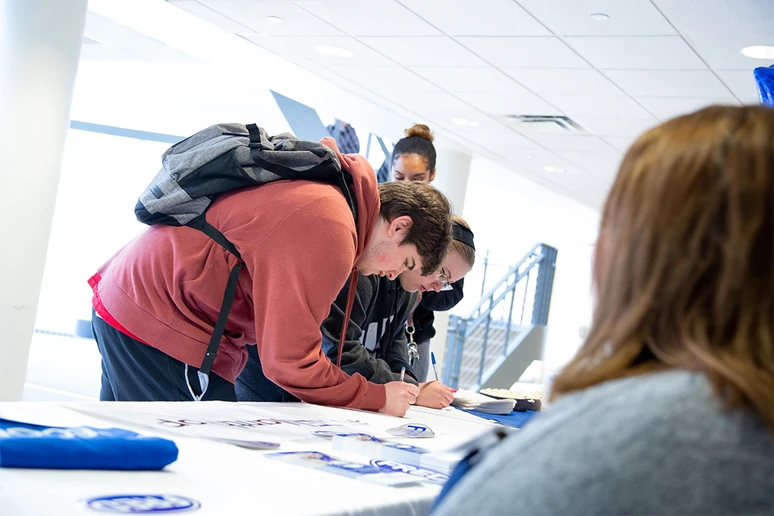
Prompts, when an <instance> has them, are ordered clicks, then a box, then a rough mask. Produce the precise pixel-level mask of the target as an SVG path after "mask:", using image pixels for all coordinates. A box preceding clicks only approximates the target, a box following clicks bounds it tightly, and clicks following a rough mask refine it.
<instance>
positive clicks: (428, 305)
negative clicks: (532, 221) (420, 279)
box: [390, 124, 472, 381]
mask: <svg viewBox="0 0 774 516" xmlns="http://www.w3.org/2000/svg"><path fill="white" fill-rule="evenodd" d="M405 134H406V136H405V137H404V138H401V139H400V140H399V141H398V143H396V144H395V148H394V149H393V151H392V157H391V158H390V163H391V165H390V177H391V178H392V181H422V182H424V183H432V182H433V180H434V179H435V161H436V157H437V154H436V152H435V146H434V145H433V140H435V137H434V136H433V132H432V131H431V130H430V128H429V127H428V126H426V125H425V124H414V125H413V126H411V127H409V128H408V129H406V131H405ZM471 235H472V233H471ZM462 287H463V280H462V278H459V279H458V280H457V281H453V282H447V283H444V286H443V287H442V288H441V289H440V290H439V291H437V292H432V291H431V292H426V293H424V294H422V301H421V302H420V303H419V305H418V306H417V308H416V310H414V314H413V317H412V322H413V326H414V329H415V330H414V331H415V333H414V340H415V341H416V343H417V351H418V353H419V359H418V361H417V362H416V363H415V364H414V372H415V373H416V374H417V376H418V378H419V381H425V380H426V379H427V377H428V373H429V371H430V339H432V338H433V337H435V328H434V327H433V323H434V322H435V314H434V313H433V312H434V311H439V312H444V311H446V310H451V309H452V308H453V307H454V306H456V305H457V303H459V302H460V301H461V300H462V296H463V293H462Z"/></svg>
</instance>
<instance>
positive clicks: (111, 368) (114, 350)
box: [91, 311, 236, 401]
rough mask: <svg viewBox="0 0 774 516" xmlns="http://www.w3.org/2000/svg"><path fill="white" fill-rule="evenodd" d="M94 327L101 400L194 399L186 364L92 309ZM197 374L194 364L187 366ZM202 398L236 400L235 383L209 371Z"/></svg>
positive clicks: (193, 374) (194, 374)
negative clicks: (108, 320) (137, 337)
mask: <svg viewBox="0 0 774 516" xmlns="http://www.w3.org/2000/svg"><path fill="white" fill-rule="evenodd" d="M91 328H92V330H93V331H94V338H95V339H96V340H97V347H98V348H99V352H100V354H101V355H102V389H101V390H100V393H99V399H100V400H102V401H192V400H193V395H192V394H191V392H190V391H189V389H188V386H187V385H186V377H185V375H186V365H185V364H184V363H183V362H180V361H179V360H175V359H174V358H172V357H170V356H169V355H167V354H166V353H163V352H161V351H159V350H158V349H156V348H152V347H150V346H148V345H146V344H143V343H142V342H139V341H137V340H135V339H133V338H131V337H129V336H127V335H124V334H123V333H121V332H120V331H118V330H116V329H115V328H113V327H112V326H110V325H109V324H108V323H106V322H105V321H104V320H102V318H101V317H99V316H97V315H96V314H95V313H94V312H93V311H92V315H91ZM188 369H189V375H190V376H192V377H194V378H195V377H196V371H197V370H198V369H197V368H195V367H192V366H188ZM202 399H203V400H221V401H236V393H235V392H234V386H233V385H232V384H231V383H230V382H228V381H227V380H225V379H223V378H222V377H220V376H218V375H216V374H215V373H210V385H209V387H208V388H207V392H206V393H205V394H204V397H203V398H202Z"/></svg>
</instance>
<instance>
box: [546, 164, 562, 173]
mask: <svg viewBox="0 0 774 516" xmlns="http://www.w3.org/2000/svg"><path fill="white" fill-rule="evenodd" d="M543 170H545V171H546V172H564V169H563V168H559V167H554V166H551V165H546V166H545V167H543Z"/></svg>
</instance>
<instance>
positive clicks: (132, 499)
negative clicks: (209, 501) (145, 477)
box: [86, 495, 201, 514]
mask: <svg viewBox="0 0 774 516" xmlns="http://www.w3.org/2000/svg"><path fill="white" fill-rule="evenodd" d="M86 506H87V507H88V508H89V509H92V510H95V511H100V512H115V513H119V514H152V513H172V512H183V511H195V510H197V509H198V508H199V507H201V504H200V503H199V502H197V501H196V500H191V499H190V498H184V497H182V496H176V495H115V496H101V497H99V498H91V499H89V500H86Z"/></svg>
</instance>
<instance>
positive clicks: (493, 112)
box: [84, 0, 774, 209]
mask: <svg viewBox="0 0 774 516" xmlns="http://www.w3.org/2000/svg"><path fill="white" fill-rule="evenodd" d="M168 1H169V2H170V3H171V4H172V5H174V6H177V7H179V8H180V9H183V10H185V11H188V12H189V13H192V14H194V15H196V16H197V17H200V18H202V19H204V20H207V21H209V22H211V23H213V24H215V25H218V26H219V27H221V28H223V29H225V30H227V31H229V32H231V33H234V34H237V35H239V36H241V37H243V38H244V39H247V40H249V41H252V42H254V43H255V44H256V45H259V46H261V47H263V48H265V49H267V50H269V51H271V52H274V53H275V54H277V55H279V56H280V57H282V58H284V59H288V60H290V61H292V62H294V63H295V64H297V65H299V66H301V67H303V68H306V69H307V70H309V71H311V72H313V73H315V74H317V75H320V76H321V77H323V78H325V79H327V80H329V81H332V82H334V83H338V84H339V85H341V86H342V87H344V88H345V89H347V90H348V91H352V90H353V85H356V86H357V87H358V90H360V89H361V88H362V89H363V90H365V91H367V92H368V96H369V100H371V101H375V102H378V103H379V104H380V105H382V106H383V107H386V108H387V109H389V110H391V111H394V112H395V113H396V114H398V115H401V116H403V117H404V118H407V119H409V120H412V121H416V122H425V123H428V125H430V126H431V128H434V129H436V130H438V131H439V132H442V133H443V134H445V135H449V136H450V137H451V139H452V140H453V141H454V142H457V144H458V145H467V146H468V147H469V149H470V150H471V151H473V152H477V153H481V154H482V155H484V156H487V157H489V158H491V159H495V160H496V161H498V162H500V163H502V164H504V165H506V166H508V167H511V168H513V169H514V170H516V171H518V172H520V173H522V174H524V175H525V176H527V177H529V178H531V179H533V180H535V181H537V182H539V183H540V184H543V185H546V186H549V187H551V188H554V189H555V190H557V191H559V192H561V193H563V194H565V195H568V196H569V197H572V198H574V199H576V200H578V201H580V202H582V203H584V204H586V205H588V206H591V207H593V208H595V209H598V208H599V206H600V204H601V202H602V200H603V199H604V196H605V194H606V192H607V189H608V187H609V185H610V182H611V181H612V178H613V177H614V175H615V170H616V167H617V165H618V163H619V161H620V159H621V157H622V151H625V150H626V148H627V147H628V145H630V144H631V142H632V141H633V140H634V139H635V138H636V136H637V135H638V134H640V133H641V132H642V131H644V130H646V129H648V128H649V127H652V126H653V125H655V124H657V123H658V122H659V121H661V120H665V119H667V118H670V117H673V116H675V115H679V114H681V113H686V112H689V111H691V110H694V109H697V108H700V107H702V106H705V105H709V104H712V103H717V102H720V103H726V104H737V105H738V104H741V103H757V98H756V96H757V94H756V89H755V83H754V79H753V75H752V70H753V68H755V67H759V66H769V65H772V64H774V61H765V60H756V59H750V58H747V57H745V56H743V55H741V53H740V52H739V51H740V49H741V48H742V47H745V46H748V45H774V28H772V27H773V24H772V22H774V0H518V1H516V0H475V1H473V0H168ZM594 13H604V14H607V15H608V16H609V19H607V20H606V21H596V20H594V19H593V18H592V17H591V16H590V15H591V14H594ZM267 16H279V17H281V18H282V19H283V22H282V23H272V22H270V21H268V20H267ZM94 20H95V18H94V17H90V25H91V26H90V27H87V31H86V35H87V36H90V33H94V34H97V33H102V35H103V36H104V32H105V31H109V30H111V27H107V26H104V24H105V22H104V20H103V26H100V24H99V21H100V20H98V19H97V20H96V21H94ZM100 41H102V40H100ZM147 44H148V45H151V46H152V47H153V48H151V49H150V50H151V51H152V53H153V54H154V55H155V58H156V59H158V60H164V59H174V58H175V57H180V56H178V55H177V54H179V53H178V52H175V51H173V50H170V49H166V48H165V47H164V49H159V48H156V47H154V46H153V45H154V43H153V42H152V41H150V42H149V43H147ZM318 45H335V46H339V47H343V48H347V49H349V50H351V51H352V52H353V53H354V57H352V58H343V57H332V56H324V55H321V54H319V53H317V52H316V51H315V47H316V46H318ZM88 47H89V45H84V54H85V55H87V53H89V52H90V53H91V54H90V56H89V57H91V58H93V59H99V58H100V56H99V52H100V50H99V49H97V47H98V45H95V46H93V47H92V48H88ZM161 47H163V45H161ZM128 58H131V56H129V57H128ZM181 59H185V57H181ZM511 114H538V115H566V116H569V117H571V118H572V119H573V120H574V121H575V122H577V123H578V124H580V125H581V126H582V127H583V128H584V129H585V131H584V132H579V133H564V134H555V133H544V132H541V131H533V130H530V129H529V128H525V127H524V126H520V125H518V124H516V123H514V122H512V121H511V120H509V119H508V118H507V115H511ZM453 118H467V119H469V120H475V121H478V122H480V126H479V127H475V128H472V127H460V126H457V125H455V124H453V123H452V119H453ZM399 136H400V135H397V134H396V135H390V136H389V137H391V138H397V137H399ZM546 166H551V167H554V168H560V169H564V171H563V172H547V171H546V170H545V167H546Z"/></svg>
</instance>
